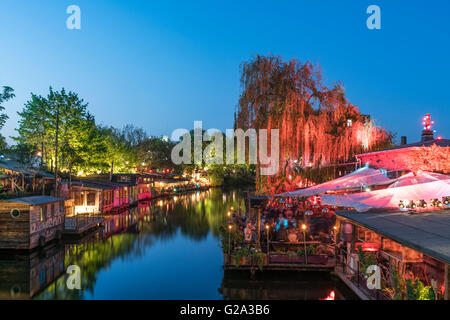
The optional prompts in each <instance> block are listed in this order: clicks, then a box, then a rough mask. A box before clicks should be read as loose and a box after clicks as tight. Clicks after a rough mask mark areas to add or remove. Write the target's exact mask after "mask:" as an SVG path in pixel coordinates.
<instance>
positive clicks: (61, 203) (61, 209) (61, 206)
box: [59, 201, 65, 213]
mask: <svg viewBox="0 0 450 320" xmlns="http://www.w3.org/2000/svg"><path fill="white" fill-rule="evenodd" d="M64 211H65V210H64V201H61V202H60V203H59V212H60V213H63V212H64Z"/></svg>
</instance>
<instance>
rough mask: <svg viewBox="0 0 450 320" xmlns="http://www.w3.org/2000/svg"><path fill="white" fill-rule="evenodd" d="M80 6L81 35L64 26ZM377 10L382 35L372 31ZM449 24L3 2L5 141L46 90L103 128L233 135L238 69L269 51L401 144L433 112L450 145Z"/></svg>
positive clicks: (305, 9) (285, 11) (350, 6)
mask: <svg viewBox="0 0 450 320" xmlns="http://www.w3.org/2000/svg"><path fill="white" fill-rule="evenodd" d="M72 4H75V5H78V6H79V7H80V8H81V30H68V29H67V28H66V19H67V17H68V16H69V15H68V14H67V13H66V8H67V7H68V6H69V5H72ZM372 4H376V5H378V6H380V8H381V24H382V29H381V30H369V29H368V28H367V27H366V19H367V18H368V16H369V15H368V14H366V9H367V7H368V6H369V5H372ZM449 17H450V2H449V1H447V0H430V1H404V0H389V1H380V0H370V1H361V0H357V1H355V0H345V1H335V0H329V1H325V0H321V1H300V0H298V1H280V0H278V1H265V0H258V1H256V0H255V1H211V0H209V1H203V0H202V1H162V0H160V1H132V0H129V1H102V0H95V1H92V0H90V1H83V0H71V1H62V0H58V1H56V0H55V1H50V0H47V1H19V0H2V1H1V2H0V39H1V49H0V86H5V85H7V86H11V87H13V88H14V90H15V93H16V98H15V99H13V100H11V101H9V102H8V103H6V104H5V107H6V111H7V114H8V115H9V116H10V119H9V120H8V122H7V124H6V126H5V127H4V128H3V129H2V134H3V135H4V136H11V135H15V132H14V128H15V127H16V126H17V120H18V116H17V111H20V110H21V109H22V107H23V105H24V103H25V102H26V101H27V100H28V99H29V98H30V93H31V92H33V93H38V94H42V95H46V94H47V92H48V88H49V86H52V87H53V88H55V89H57V90H59V89H61V88H62V87H64V88H66V89H67V90H72V91H75V92H77V93H78V94H79V96H80V97H82V98H83V99H84V100H85V101H86V102H89V110H90V111H91V112H92V113H93V114H94V115H95V117H96V119H97V122H99V123H103V124H107V125H113V126H116V127H122V126H123V125H125V124H128V123H131V124H134V125H136V126H139V127H143V128H144V129H145V130H146V131H147V132H148V133H149V134H150V135H158V136H159V135H168V136H170V135H171V133H172V131H173V130H174V129H176V128H186V129H192V128H193V122H194V120H202V121H203V124H204V128H205V129H207V128H218V129H221V130H225V129H227V128H232V127H233V112H234V109H235V107H236V105H237V103H238V98H239V93H240V70H239V66H240V64H241V63H242V62H243V61H247V60H249V59H251V58H252V57H254V56H255V55H256V54H264V55H266V54H269V53H273V54H275V55H281V56H282V58H283V59H285V60H288V59H291V58H298V59H300V60H302V61H306V60H310V61H311V62H313V63H318V64H320V65H321V67H322V70H323V72H324V75H325V78H326V82H327V84H330V85H331V84H332V83H333V82H334V81H342V83H343V84H344V87H345V89H346V93H347V98H348V99H349V101H350V102H351V103H353V104H355V105H357V106H359V107H360V109H361V111H362V113H365V114H370V115H371V116H372V118H374V119H377V120H378V124H379V125H381V126H383V127H385V128H387V129H389V130H391V131H392V132H394V133H397V134H398V137H397V138H398V139H399V137H400V136H402V135H406V136H408V141H409V142H416V141H419V139H420V130H421V118H422V117H423V116H424V114H425V113H431V114H432V117H433V118H434V120H435V122H436V124H435V129H436V130H437V134H438V135H440V136H442V137H444V138H450V126H449V125H448V124H449V123H450V115H449V114H450V113H449V111H450V95H449V89H448V88H449V80H448V79H449V74H450V62H449V52H450V25H449V22H448V21H449ZM8 141H9V142H11V140H10V139H8Z"/></svg>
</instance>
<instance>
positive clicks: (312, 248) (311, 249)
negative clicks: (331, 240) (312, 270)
mask: <svg viewBox="0 0 450 320" xmlns="http://www.w3.org/2000/svg"><path fill="white" fill-rule="evenodd" d="M318 251H319V247H318V246H317V245H308V246H306V254H307V255H308V256H314V255H316V254H317V253H318ZM297 255H299V256H304V255H305V250H304V249H300V250H298V251H297Z"/></svg>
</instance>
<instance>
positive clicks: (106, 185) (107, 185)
mask: <svg viewBox="0 0 450 320" xmlns="http://www.w3.org/2000/svg"><path fill="white" fill-rule="evenodd" d="M66 183H67V182H66ZM72 185H75V186H81V187H88V188H94V189H115V188H118V187H126V186H128V185H132V184H130V183H127V182H113V181H103V180H74V181H72Z"/></svg>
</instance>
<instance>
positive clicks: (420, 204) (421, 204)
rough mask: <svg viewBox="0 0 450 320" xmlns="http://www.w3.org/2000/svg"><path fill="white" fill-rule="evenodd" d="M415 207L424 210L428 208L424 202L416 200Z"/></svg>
mask: <svg viewBox="0 0 450 320" xmlns="http://www.w3.org/2000/svg"><path fill="white" fill-rule="evenodd" d="M416 205H417V206H418V207H419V208H426V207H427V206H428V205H427V203H426V201H425V200H418V201H417V203H416Z"/></svg>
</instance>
